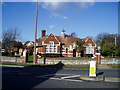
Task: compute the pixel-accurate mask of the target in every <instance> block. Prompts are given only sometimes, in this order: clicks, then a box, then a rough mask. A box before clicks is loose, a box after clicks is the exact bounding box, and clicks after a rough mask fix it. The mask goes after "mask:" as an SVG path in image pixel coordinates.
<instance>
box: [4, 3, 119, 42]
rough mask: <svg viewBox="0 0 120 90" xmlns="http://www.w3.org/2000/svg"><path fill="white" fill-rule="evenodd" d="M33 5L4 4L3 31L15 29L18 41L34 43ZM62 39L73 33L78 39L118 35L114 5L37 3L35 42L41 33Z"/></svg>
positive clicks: (116, 10) (116, 5)
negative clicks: (63, 33) (104, 34)
mask: <svg viewBox="0 0 120 90" xmlns="http://www.w3.org/2000/svg"><path fill="white" fill-rule="evenodd" d="M35 9H36V4H35V2H4V3H3V4H2V30H3V31H4V30H8V29H9V28H17V29H18V30H19V32H20V33H21V37H22V39H21V41H22V42H25V41H34V29H35V15H36V12H35ZM43 29H44V30H46V31H47V32H46V34H47V35H49V34H50V33H53V34H54V35H56V36H59V35H61V31H62V30H63V29H64V30H65V33H66V34H70V33H72V32H75V33H76V34H77V36H78V37H79V38H86V37H87V36H92V37H93V38H94V37H96V36H97V35H98V34H99V33H104V32H105V33H106V32H107V33H110V34H116V33H118V3H117V2H40V3H39V5H38V29H37V38H40V37H41V30H43Z"/></svg>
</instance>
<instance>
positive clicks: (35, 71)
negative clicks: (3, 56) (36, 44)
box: [2, 67, 120, 89]
mask: <svg viewBox="0 0 120 90" xmlns="http://www.w3.org/2000/svg"><path fill="white" fill-rule="evenodd" d="M88 72H89V71H88V70H87V69H62V68H59V69H58V68H37V67H34V68H32V67H24V68H18V67H3V68H2V88H3V89H5V88H29V89H32V88H118V87H119V86H118V83H117V82H104V81H97V82H96V81H84V80H73V79H71V80H67V79H65V80H62V79H54V78H53V77H55V76H56V75H61V77H66V76H75V75H80V76H81V75H88ZM97 72H104V74H103V76H105V77H115V78H118V77H120V75H119V74H120V73H119V70H118V69H107V70H97ZM55 74H56V75H55ZM62 75H63V76H62ZM45 76H47V78H45Z"/></svg>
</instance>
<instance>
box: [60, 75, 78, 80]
mask: <svg viewBox="0 0 120 90" xmlns="http://www.w3.org/2000/svg"><path fill="white" fill-rule="evenodd" d="M74 77H80V75H74V76H66V77H61V79H65V78H74Z"/></svg>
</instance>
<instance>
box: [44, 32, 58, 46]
mask: <svg viewBox="0 0 120 90" xmlns="http://www.w3.org/2000/svg"><path fill="white" fill-rule="evenodd" d="M49 41H53V42H54V44H59V41H58V40H57V38H56V37H55V36H54V35H53V34H52V33H51V34H50V35H49V36H48V38H46V40H45V41H44V43H45V44H49Z"/></svg>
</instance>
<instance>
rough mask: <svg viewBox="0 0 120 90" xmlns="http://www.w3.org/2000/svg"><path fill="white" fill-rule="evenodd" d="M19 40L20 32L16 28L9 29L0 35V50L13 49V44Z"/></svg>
mask: <svg viewBox="0 0 120 90" xmlns="http://www.w3.org/2000/svg"><path fill="white" fill-rule="evenodd" d="M19 39H20V32H19V31H18V29H17V28H9V29H8V30H6V31H3V33H2V48H5V49H10V48H13V47H14V42H15V41H17V40H19Z"/></svg>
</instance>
